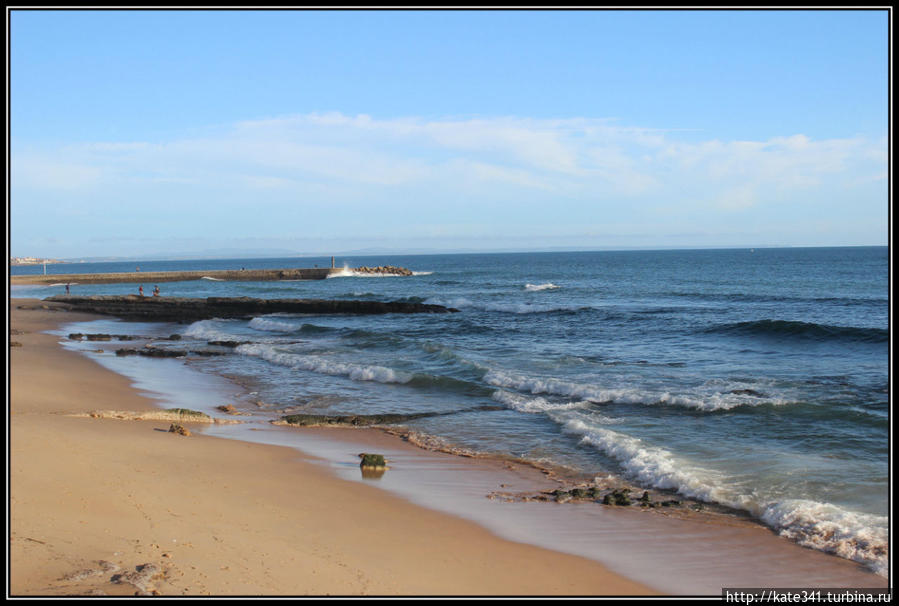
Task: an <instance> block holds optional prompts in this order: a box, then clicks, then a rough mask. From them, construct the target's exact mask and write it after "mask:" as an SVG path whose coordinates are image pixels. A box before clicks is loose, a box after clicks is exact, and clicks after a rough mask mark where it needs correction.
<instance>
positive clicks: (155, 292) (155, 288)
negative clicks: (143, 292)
mask: <svg viewBox="0 0 899 606" xmlns="http://www.w3.org/2000/svg"><path fill="white" fill-rule="evenodd" d="M153 296H154V297H158V296H159V284H157V285H156V286H154V287H153Z"/></svg>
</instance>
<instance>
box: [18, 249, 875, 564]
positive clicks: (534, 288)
mask: <svg viewBox="0 0 899 606" xmlns="http://www.w3.org/2000/svg"><path fill="white" fill-rule="evenodd" d="M338 261H339V264H340V265H344V264H346V266H347V267H352V266H358V265H367V266H376V265H382V264H392V265H401V266H405V267H408V268H409V269H411V270H413V271H414V272H415V275H413V276H411V277H387V276H379V277H371V276H361V275H356V274H354V273H353V272H352V271H350V270H347V271H345V272H343V274H341V275H340V276H338V277H334V278H331V279H328V280H322V281H298V282H222V281H215V280H197V281H192V282H172V283H163V284H161V285H160V288H161V290H162V294H163V296H183V297H207V296H249V297H259V298H291V297H305V298H324V299H359V300H362V299H366V300H380V301H395V300H405V301H415V302H425V303H437V304H441V305H445V306H448V307H453V308H455V309H458V310H459V313H453V314H413V315H400V314H389V315H383V316H336V315H335V316H291V315H271V316H260V317H255V318H252V319H248V320H223V319H210V320H203V321H200V322H194V323H192V324H186V325H181V326H176V327H175V328H174V330H176V331H177V332H179V333H180V334H181V335H182V337H183V340H182V341H181V342H180V343H176V344H174V345H173V346H176V347H192V346H203V345H205V344H206V342H207V341H211V340H236V341H241V342H244V344H243V345H240V346H239V347H237V348H236V350H235V351H234V355H228V356H221V357H216V358H208V359H203V360H199V361H196V362H193V363H192V364H193V365H195V366H196V367H197V368H199V369H202V370H203V371H205V372H209V373H213V374H221V375H225V376H228V377H231V378H234V379H236V380H238V381H239V382H241V383H243V384H244V385H247V386H248V387H247V391H248V392H252V393H248V394H247V404H248V405H249V402H250V401H251V400H252V401H254V402H256V403H257V404H262V406H263V407H264V409H265V410H268V411H270V413H271V415H272V416H273V418H276V417H278V416H280V415H282V414H286V413H288V412H289V413H295V412H303V413H312V414H351V413H352V414H373V413H409V414H414V413H422V412H433V413H446V414H439V415H434V416H429V417H422V418H418V419H413V420H410V421H409V422H408V423H407V425H408V427H409V428H410V429H412V430H414V431H416V432H419V433H421V434H426V435H429V436H434V437H437V438H439V439H440V440H442V441H443V442H444V443H445V444H447V445H449V446H452V447H454V448H459V449H465V450H468V451H476V452H482V453H487V454H498V455H504V456H512V457H518V458H523V459H526V460H530V461H534V462H536V463H540V464H543V465H548V466H556V467H562V468H566V469H569V470H572V471H574V472H576V473H580V474H582V475H583V476H584V477H592V476H594V475H599V474H608V473H612V474H615V475H618V476H620V477H622V478H624V479H626V480H628V481H629V482H632V483H634V484H636V485H638V486H643V487H646V488H655V489H661V490H669V491H671V493H673V494H681V495H683V496H686V497H691V498H694V499H698V500H700V501H706V502H710V503H717V504H720V505H724V506H727V507H731V508H735V509H737V510H740V511H743V512H745V513H746V514H748V515H750V516H752V517H753V518H755V519H757V520H758V521H759V522H760V523H762V524H765V525H767V526H769V527H770V528H772V529H773V530H775V531H776V532H778V533H780V534H782V535H783V536H786V537H788V538H790V539H792V540H794V541H796V542H798V543H800V544H802V545H805V546H808V547H812V548H815V549H820V550H822V551H827V552H830V553H834V554H837V555H839V556H842V557H845V558H848V559H851V560H855V561H857V562H860V563H863V564H864V565H866V566H868V567H869V568H871V569H872V570H874V571H876V572H878V573H880V574H882V575H885V574H886V568H887V560H888V553H887V550H888V507H889V505H888V504H889V403H890V385H889V353H890V345H889V335H890V332H889V253H888V249H887V248H886V247H852V248H791V249H754V250H752V249H731V250H692V251H687V250H683V251H614V252H613V251H607V252H575V253H521V254H478V255H473V254H470V255H469V254H460V255H421V256H408V257H403V256H389V257H387V256H385V257H362V256H359V257H347V258H340V259H338ZM328 264H330V259H324V258H322V259H308V258H307V259H296V258H292V259H265V260H260V259H236V260H221V261H173V262H161V261H159V262H152V261H144V262H139V263H133V262H131V263H128V264H123V263H118V264H117V263H108V264H66V265H53V266H48V270H47V271H48V273H92V272H103V271H109V272H112V271H133V269H134V267H133V266H134V265H139V266H140V267H141V269H142V270H143V271H167V270H168V271H177V270H183V271H188V270H214V269H235V268H241V267H246V268H247V269H257V268H259V269H261V268H279V267H311V266H313V265H319V266H326V265H328ZM41 271H43V268H36V267H31V268H12V272H13V273H26V272H30V273H40V272H41ZM144 286H145V291H146V292H149V291H150V289H151V288H152V285H147V284H145V285H144ZM70 288H71V291H72V294H73V295H92V294H136V292H137V285H134V284H111V285H102V284H97V285H87V284H85V285H79V284H74V285H72V286H71V287H70ZM62 291H63V288H62V286H61V285H58V286H52V287H18V286H14V287H12V293H11V294H12V296H14V297H45V296H49V295H51V294H62ZM171 328H172V327H171V326H167V327H166V331H169V329H171ZM140 332H141V331H136V333H140ZM142 361H143V360H142ZM143 362H146V363H153V362H154V361H152V360H146V361H143Z"/></svg>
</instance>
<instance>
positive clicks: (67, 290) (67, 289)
mask: <svg viewBox="0 0 899 606" xmlns="http://www.w3.org/2000/svg"><path fill="white" fill-rule="evenodd" d="M66 294H69V285H68V284H66Z"/></svg>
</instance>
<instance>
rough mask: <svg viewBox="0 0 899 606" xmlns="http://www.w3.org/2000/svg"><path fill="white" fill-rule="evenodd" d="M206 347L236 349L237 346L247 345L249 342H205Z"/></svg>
mask: <svg viewBox="0 0 899 606" xmlns="http://www.w3.org/2000/svg"><path fill="white" fill-rule="evenodd" d="M206 343H207V344H208V345H218V346H219V347H237V346H238V345H244V344H246V343H249V341H206Z"/></svg>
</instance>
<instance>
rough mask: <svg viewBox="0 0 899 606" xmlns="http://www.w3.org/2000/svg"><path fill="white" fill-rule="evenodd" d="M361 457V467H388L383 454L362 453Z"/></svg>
mask: <svg viewBox="0 0 899 606" xmlns="http://www.w3.org/2000/svg"><path fill="white" fill-rule="evenodd" d="M359 458H360V459H361V461H360V463H359V466H360V467H386V466H387V463H386V462H385V461H384V455H381V454H371V453H366V452H364V453H362V454H360V455H359Z"/></svg>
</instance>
